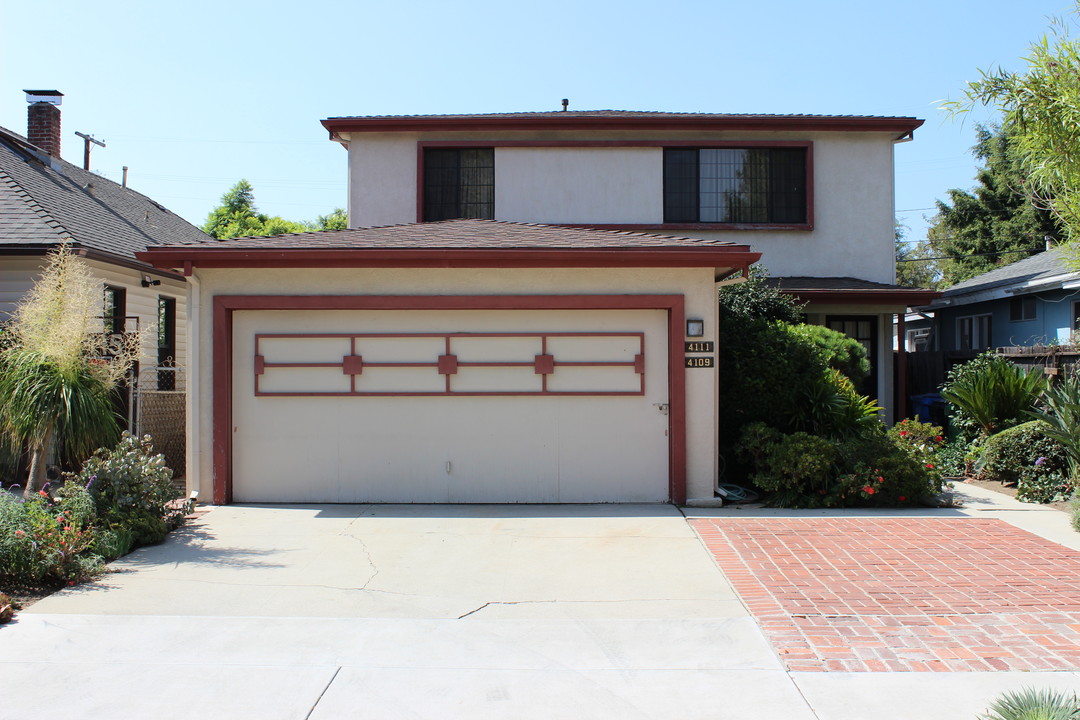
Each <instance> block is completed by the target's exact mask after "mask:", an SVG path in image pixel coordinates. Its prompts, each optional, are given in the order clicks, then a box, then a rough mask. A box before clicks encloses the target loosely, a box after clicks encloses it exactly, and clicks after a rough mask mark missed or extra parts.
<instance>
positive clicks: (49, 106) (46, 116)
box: [23, 90, 64, 158]
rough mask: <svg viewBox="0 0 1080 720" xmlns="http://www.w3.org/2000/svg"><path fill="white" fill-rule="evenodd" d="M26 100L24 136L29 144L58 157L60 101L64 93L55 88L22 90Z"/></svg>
mask: <svg viewBox="0 0 1080 720" xmlns="http://www.w3.org/2000/svg"><path fill="white" fill-rule="evenodd" d="M23 92H25V93H26V102H28V103H30V107H28V108H27V109H26V137H27V139H28V140H29V141H30V143H31V144H33V145H37V146H38V147H39V148H41V149H42V150H44V151H45V152H47V153H49V155H51V156H53V157H55V158H58V157H60V107H59V106H60V103H61V102H62V101H63V97H64V94H63V93H61V92H57V91H56V90H23Z"/></svg>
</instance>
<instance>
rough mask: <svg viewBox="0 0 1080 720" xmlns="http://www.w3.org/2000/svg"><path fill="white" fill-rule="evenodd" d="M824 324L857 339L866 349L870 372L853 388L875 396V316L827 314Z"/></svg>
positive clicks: (863, 393) (876, 374) (860, 392)
mask: <svg viewBox="0 0 1080 720" xmlns="http://www.w3.org/2000/svg"><path fill="white" fill-rule="evenodd" d="M825 326H826V327H828V328H829V329H830V330H835V331H837V332H841V333H844V334H845V335H847V336H848V337H849V338H851V339H853V340H857V341H858V342H859V344H860V345H862V346H863V348H865V349H866V359H867V360H868V361H869V362H870V374H869V375H868V376H867V377H865V378H864V379H863V381H862V382H861V383H856V384H855V389H856V390H857V391H858V392H859V394H861V395H868V396H870V397H872V398H876V397H877V376H878V354H877V317H876V316H873V315H829V316H828V317H826V318H825Z"/></svg>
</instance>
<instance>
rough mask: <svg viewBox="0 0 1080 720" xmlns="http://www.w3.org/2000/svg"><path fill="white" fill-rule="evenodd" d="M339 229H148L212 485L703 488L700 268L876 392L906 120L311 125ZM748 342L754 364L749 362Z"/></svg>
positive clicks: (391, 498)
mask: <svg viewBox="0 0 1080 720" xmlns="http://www.w3.org/2000/svg"><path fill="white" fill-rule="evenodd" d="M323 123H324V125H325V126H326V127H327V128H328V129H329V130H330V132H331V136H332V138H334V139H335V140H337V141H339V142H341V143H343V144H344V145H345V146H346V147H347V148H348V152H349V179H350V183H349V213H350V229H346V230H339V231H330V232H313V233H299V234H293V235H280V236H276V237H273V238H264V239H252V238H238V239H234V240H228V241H212V242H203V243H195V244H188V245H174V246H170V247H153V248H149V249H148V250H147V251H146V252H143V253H140V254H139V258H140V259H142V260H144V261H146V262H149V263H151V264H153V265H154V266H155V267H157V268H160V269H165V270H177V271H181V272H183V274H184V275H185V276H186V277H187V278H188V280H189V286H190V287H191V289H192V295H191V303H190V313H189V320H190V325H189V326H190V329H191V353H192V356H193V358H194V366H195V368H196V370H197V373H196V374H197V377H195V378H193V383H192V392H191V394H190V403H191V405H190V408H189V413H188V415H189V419H190V427H189V437H190V438H191V442H190V443H189V448H190V450H189V463H188V466H189V469H192V472H191V473H190V474H189V482H190V483H191V484H192V489H197V490H199V491H200V493H201V496H202V497H210V496H211V493H210V492H209V491H210V490H211V489H212V491H213V492H212V497H213V499H214V501H215V502H218V503H227V502H232V501H245V502H267V501H269V502H424V503H428V502H544V503H550V502H676V503H682V502H712V501H713V500H714V488H715V483H716V481H717V477H718V422H717V418H718V412H717V402H718V387H719V383H720V382H722V381H723V378H721V377H720V376H719V373H718V369H717V366H716V364H715V356H716V347H715V343H716V337H717V328H718V303H717V287H718V285H719V284H722V283H727V282H734V281H738V278H739V276H741V275H744V274H746V273H748V272H749V268H750V266H751V265H752V264H754V263H755V262H758V261H759V260H762V259H763V256H764V262H765V263H766V264H767V265H768V267H769V270H770V271H771V272H772V274H773V276H774V277H777V278H780V282H782V283H783V287H784V288H785V289H788V290H789V291H790V292H793V293H796V294H798V295H799V296H800V297H803V298H804V299H806V300H807V301H809V303H810V304H809V305H808V306H807V314H808V316H809V318H810V319H811V320H812V321H816V322H823V323H829V324H831V325H833V326H835V327H839V328H840V329H842V330H844V331H845V332H849V333H850V334H852V335H853V336H855V337H858V338H859V339H860V340H862V341H863V342H865V343H866V344H867V347H868V348H869V349H870V351H871V354H872V357H873V358H874V360H875V362H876V364H877V368H878V375H877V378H876V381H877V389H878V394H879V395H880V396H882V397H883V398H887V397H888V396H889V393H890V391H891V368H892V364H891V353H886V352H885V348H886V347H891V343H889V342H888V340H889V336H888V334H887V332H886V329H887V328H891V320H892V315H893V314H895V313H903V311H904V310H905V309H906V308H907V306H908V305H909V304H922V303H925V302H927V301H928V300H929V296H931V295H932V293H926V292H924V291H912V290H907V289H902V288H897V287H894V286H893V285H892V284H891V283H892V281H893V279H894V278H893V200H892V197H893V180H892V177H893V148H894V145H895V143H896V142H898V141H901V140H904V139H906V138H908V137H910V135H911V132H912V131H913V130H914V129H915V128H916V127H918V125H919V124H920V121H918V120H914V119H911V118H867V117H810V116H735V115H679V114H670V113H623V112H608V111H602V112H557V113H522V114H509V115H480V116H422V117H359V118H332V119H329V120H325V121H323ZM763 361H766V362H767V361H768V358H763Z"/></svg>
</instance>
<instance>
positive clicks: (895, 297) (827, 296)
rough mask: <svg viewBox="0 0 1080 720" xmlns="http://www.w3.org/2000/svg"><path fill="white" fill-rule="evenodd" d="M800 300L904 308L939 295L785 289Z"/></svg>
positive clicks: (912, 291) (916, 291)
mask: <svg viewBox="0 0 1080 720" xmlns="http://www.w3.org/2000/svg"><path fill="white" fill-rule="evenodd" d="M780 292H782V293H783V294H785V295H791V296H792V297H795V298H798V299H799V300H801V301H802V302H805V303H809V304H812V305H895V306H902V307H905V308H909V307H919V306H921V305H927V304H929V303H930V301H932V300H934V299H936V298H938V297H941V293H940V292H938V291H937V290H922V289H918V288H912V289H910V290H907V289H905V290H786V289H781V290H780Z"/></svg>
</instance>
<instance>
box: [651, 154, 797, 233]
mask: <svg viewBox="0 0 1080 720" xmlns="http://www.w3.org/2000/svg"><path fill="white" fill-rule="evenodd" d="M708 151H718V153H710V154H711V155H714V156H715V155H718V154H719V153H721V152H723V151H768V153H767V155H766V156H765V158H764V162H765V165H764V167H766V168H767V174H766V175H765V176H764V177H760V178H758V180H760V181H763V182H764V183H765V184H766V188H765V190H764V193H765V197H766V199H765V203H764V205H763V208H764V212H765V213H766V215H767V217H766V218H764V219H755V220H750V219H741V220H737V221H735V220H703V219H702V218H703V217H704V216H706V215H707V214H708V208H707V207H706V208H702V206H701V191H700V183H701V176H702V168H703V163H704V164H708V163H709V161H711V162H712V163H713V164H716V165H717V167H722V166H724V165H730V163H723V162H720V161H721V160H722V157H710V156H705V155H702V153H703V152H708ZM795 154H801V156H802V157H801V163H802V168H801V170H802V173H801V177H799V173H798V168H793V169H794V172H791V169H789V170H788V174H787V175H786V177H785V176H784V175H783V169H782V168H783V166H782V164H781V163H780V160H781V158H782V157H784V156H785V155H786V156H788V157H791V156H793V155H795ZM680 158H681V159H682V161H683V162H682V167H683V168H690V169H691V170H692V172H691V173H685V172H684V173H683V177H677V175H678V173H677V169H678V168H679V167H680V163H679V159H680ZM759 162H760V160H759ZM796 178H797V179H798V182H799V183H800V184H801V185H800V186H799V187H797V188H796V189H795V190H793V191H788V192H784V191H783V190H782V187H781V183H782V182H784V181H785V180H786V181H787V182H789V183H790V182H793V181H794V180H795V179H796ZM724 181H725V179H720V180H719V181H718V184H720V183H723V182H724ZM727 181H730V179H728V180H727ZM676 182H681V183H683V189H682V191H681V193H679V192H677V191H676V190H675V188H673V184H674V183H676ZM662 192H663V213H664V222H663V225H664V227H670V228H687V229H691V228H692V229H699V228H700V229H806V230H809V229H812V228H813V207H814V198H813V146H812V144H811V143H809V142H774V143H768V142H764V143H750V142H733V143H717V144H707V145H706V144H694V145H684V144H672V145H665V146H664V159H663V191H662ZM680 194H681V195H682V197H684V198H686V199H688V200H689V202H688V203H685V204H679V203H677V202H676V201H675V200H676V198H677V197H678V196H679V195H680ZM785 196H786V197H787V199H788V201H789V202H788V203H787V206H790V205H791V203H790V200H791V198H792V196H798V201H797V203H795V204H796V205H801V207H796V208H795V209H796V210H797V211H801V212H798V213H797V214H796V215H797V216H796V215H791V214H785V212H784V207H785V203H783V202H781V199H782V198H784V197H785Z"/></svg>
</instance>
